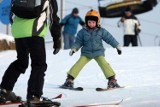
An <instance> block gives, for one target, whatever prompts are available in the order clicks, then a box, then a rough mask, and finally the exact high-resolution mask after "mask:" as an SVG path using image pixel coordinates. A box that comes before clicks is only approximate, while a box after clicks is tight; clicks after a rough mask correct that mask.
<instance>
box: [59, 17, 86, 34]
mask: <svg viewBox="0 0 160 107" xmlns="http://www.w3.org/2000/svg"><path fill="white" fill-rule="evenodd" d="M60 24H61V26H64V31H63V33H67V34H69V35H71V36H74V35H75V34H76V33H77V28H78V24H80V25H82V26H83V25H84V24H85V23H84V22H83V20H82V19H81V18H80V17H79V16H76V17H75V16H73V15H72V14H69V15H67V16H66V17H65V18H64V19H62V21H61V23H60Z"/></svg>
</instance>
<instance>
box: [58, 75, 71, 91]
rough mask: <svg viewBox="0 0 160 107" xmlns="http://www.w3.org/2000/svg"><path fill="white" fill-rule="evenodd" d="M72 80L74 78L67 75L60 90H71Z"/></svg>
mask: <svg viewBox="0 0 160 107" xmlns="http://www.w3.org/2000/svg"><path fill="white" fill-rule="evenodd" d="M73 80H74V78H73V77H72V76H71V75H68V76H67V79H66V81H65V83H64V84H63V85H62V86H60V88H66V89H71V88H73V86H74V82H73Z"/></svg>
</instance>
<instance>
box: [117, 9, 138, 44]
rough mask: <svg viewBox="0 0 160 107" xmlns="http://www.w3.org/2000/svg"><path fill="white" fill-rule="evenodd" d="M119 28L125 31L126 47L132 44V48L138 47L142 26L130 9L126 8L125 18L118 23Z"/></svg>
mask: <svg viewBox="0 0 160 107" xmlns="http://www.w3.org/2000/svg"><path fill="white" fill-rule="evenodd" d="M118 27H123V29H124V46H129V44H130V43H131V44H132V46H138V42H137V41H138V40H137V39H138V38H137V36H139V33H140V31H141V26H140V22H139V21H138V19H137V17H136V16H135V15H133V13H132V11H131V8H130V7H127V8H126V10H125V12H124V16H122V17H121V19H120V20H119V21H118Z"/></svg>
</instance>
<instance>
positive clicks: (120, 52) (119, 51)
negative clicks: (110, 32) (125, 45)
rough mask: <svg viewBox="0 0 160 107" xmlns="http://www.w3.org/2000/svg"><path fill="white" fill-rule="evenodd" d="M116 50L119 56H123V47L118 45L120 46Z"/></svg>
mask: <svg viewBox="0 0 160 107" xmlns="http://www.w3.org/2000/svg"><path fill="white" fill-rule="evenodd" d="M116 49H117V52H118V54H119V55H121V54H122V50H121V47H120V46H119V45H118V46H117V47H116Z"/></svg>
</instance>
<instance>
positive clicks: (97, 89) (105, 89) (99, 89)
mask: <svg viewBox="0 0 160 107" xmlns="http://www.w3.org/2000/svg"><path fill="white" fill-rule="evenodd" d="M121 88H125V87H118V88H99V87H98V88H96V91H110V90H116V89H121Z"/></svg>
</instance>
